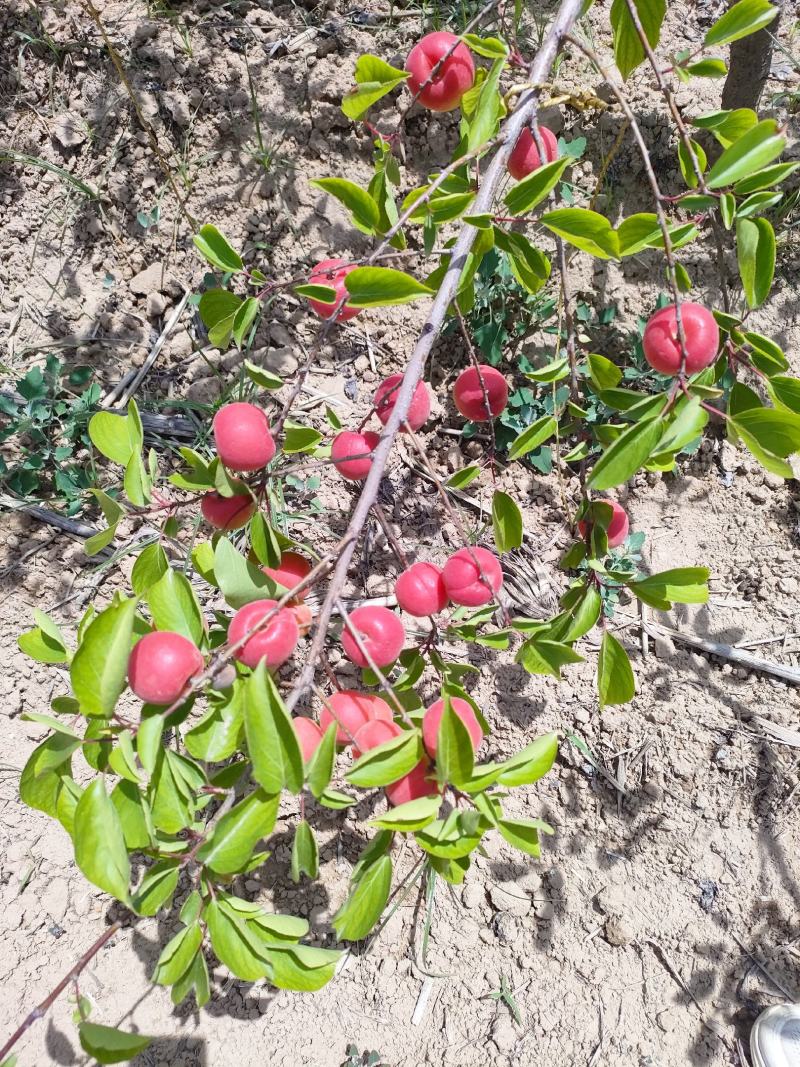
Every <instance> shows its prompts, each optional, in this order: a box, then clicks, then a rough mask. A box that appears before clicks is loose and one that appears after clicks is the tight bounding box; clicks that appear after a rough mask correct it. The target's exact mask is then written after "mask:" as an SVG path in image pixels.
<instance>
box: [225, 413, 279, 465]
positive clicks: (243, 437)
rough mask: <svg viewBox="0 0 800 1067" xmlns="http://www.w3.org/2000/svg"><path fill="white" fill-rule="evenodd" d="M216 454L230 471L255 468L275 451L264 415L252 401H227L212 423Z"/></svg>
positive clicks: (269, 458) (264, 463)
mask: <svg viewBox="0 0 800 1067" xmlns="http://www.w3.org/2000/svg"><path fill="white" fill-rule="evenodd" d="M212 426H213V429H214V441H215V443H216V446H217V452H218V453H219V458H220V459H221V460H222V462H223V463H224V464H225V466H226V467H228V468H229V469H230V470H232V471H258V470H261V469H262V467H266V465H267V464H268V463H269V461H270V460H271V459H272V457H273V456H274V455H275V442H274V441H273V439H272V434H271V433H270V432H269V421H268V419H267V416H266V415H265V414H264V412H263V411H262V410H261V408H258V407H256V405H255V404H226V405H225V407H222V408H220V409H219V411H218V412H217V413H216V415H215V416H214V422H213V423H212Z"/></svg>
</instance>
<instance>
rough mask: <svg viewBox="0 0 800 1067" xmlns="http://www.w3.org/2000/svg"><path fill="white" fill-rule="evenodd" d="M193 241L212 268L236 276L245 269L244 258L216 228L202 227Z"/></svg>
mask: <svg viewBox="0 0 800 1067" xmlns="http://www.w3.org/2000/svg"><path fill="white" fill-rule="evenodd" d="M192 240H193V241H194V243H195V246H196V247H197V248H198V249H199V251H200V254H201V255H202V256H205V258H206V259H207V260H208V262H209V263H210V264H211V266H212V267H218V268H219V269H220V270H223V271H225V272H226V273H227V272H229V271H230V272H233V273H234V274H235V273H237V272H238V271H240V270H242V269H243V268H244V263H242V257H241V256H240V255H239V253H238V252H236V251H235V250H234V249H233V248H231V246H230V245H229V244H228V241H227V240H226V239H225V238H224V237H223V236H222V234H221V233H220V232H219V230H218V229H217V228H216V226H211V225H207V226H202V227H201V228H200V232H199V233H197V234H195V236H194V237H193V238H192Z"/></svg>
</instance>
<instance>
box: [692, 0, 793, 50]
mask: <svg viewBox="0 0 800 1067" xmlns="http://www.w3.org/2000/svg"><path fill="white" fill-rule="evenodd" d="M777 14H778V8H777V7H773V5H772V4H770V3H769V2H768V0H739V3H738V4H734V5H733V7H731V8H729V9H728V10H727V11H726V12H725V14H724V15H723V16H722V17H721V18H719V19H717V21H716V22H715V23H714V25H713V26H712V27H711V29H710V30H709V31H708V33H707V34H706V35H705V37H704V38H703V46H704V47H705V48H714V47H715V46H716V45H721V44H730V43H731V41H738V40H739V38H740V37H748V36H749V35H750V34H751V33H755V32H756V31H757V30H760V29H762V28H763V27H764V26H769V24H770V22H772V20H773V19H774V18H775V16H776V15H777Z"/></svg>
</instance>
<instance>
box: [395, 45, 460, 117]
mask: <svg viewBox="0 0 800 1067" xmlns="http://www.w3.org/2000/svg"><path fill="white" fill-rule="evenodd" d="M456 42H458V43H457V44H456ZM453 45H455V48H453ZM451 48H452V51H451V52H450V55H448V56H447V59H445V60H444V62H443V63H442V65H441V67H440V68H439V70H438V72H437V74H436V76H435V77H434V78H433V79H432V80H431V81H430V83H429V84H428V85H425V83H426V82H427V81H428V79H429V78H430V75H431V71H432V70H433V68H434V67H435V66H436V64H437V63H438V62H439V61H440V60H441V59H442V58H443V57H444V56H445V55H447V53H448V51H450V49H451ZM406 70H407V71H409V73H410V74H411V77H410V78H409V79H408V88H409V90H410V91H411V93H412V94H413V95H414V96H417V93H419V96H417V99H418V100H419V102H420V104H422V106H423V107H427V108H429V109H430V110H431V111H452V110H453V108H456V107H458V105H459V104H460V103H461V97H462V96H463V95H464V93H465V92H466V91H467V90H468V89H471V88H472V86H473V84H474V82H475V64H474V63H473V62H472V54H471V52H470V50H469V48H467V46H466V45H465V44H463V42H460V41H459V39H458V37H456V36H455V34H452V33H447V32H446V31H444V30H438V31H437V32H435V33H429V34H427V35H426V36H425V37H423V38H422V40H421V41H418V42H417V43H416V44H415V45H414V47H413V48H412V49H411V51H410V52H409V53H408V59H407V60H406ZM423 85H425V88H424V89H422V86H423ZM420 89H422V91H421V92H420Z"/></svg>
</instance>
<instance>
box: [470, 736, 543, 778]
mask: <svg viewBox="0 0 800 1067" xmlns="http://www.w3.org/2000/svg"><path fill="white" fill-rule="evenodd" d="M557 755H558V735H557V734H552V733H551V734H542V736H541V737H537V738H536V740H535V741H531V743H530V744H529V745H526V746H525V748H523V749H522V750H521V751H520V752H517V753H516V755H514V756H511V757H510V758H509V759H507V760H504V762H503V763H501V764H500V772H499V774H498V776H497V781H498V782H499V783H500V785H507V786H516V785H533V783H534V782H538V781H539V779H540V778H543V777H544V776H545V775H546V774H547V772H548V771H549V770H550V769H551V768H552V766H553V764H554V763H555V759H556V756H557ZM476 769H477V768H476Z"/></svg>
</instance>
